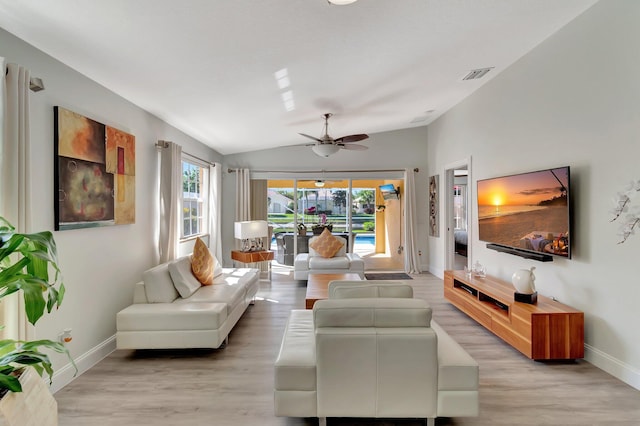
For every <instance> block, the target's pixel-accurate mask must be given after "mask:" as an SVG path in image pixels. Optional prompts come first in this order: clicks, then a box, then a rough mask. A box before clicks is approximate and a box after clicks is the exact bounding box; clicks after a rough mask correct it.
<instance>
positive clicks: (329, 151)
mask: <svg viewBox="0 0 640 426" xmlns="http://www.w3.org/2000/svg"><path fill="white" fill-rule="evenodd" d="M311 149H312V150H313V152H315V153H316V154H317V155H319V156H320V157H328V156H330V155H333V154H335V153H336V152H338V151H340V147H339V146H338V145H334V144H332V143H324V144H318V145H314V146H312V147H311Z"/></svg>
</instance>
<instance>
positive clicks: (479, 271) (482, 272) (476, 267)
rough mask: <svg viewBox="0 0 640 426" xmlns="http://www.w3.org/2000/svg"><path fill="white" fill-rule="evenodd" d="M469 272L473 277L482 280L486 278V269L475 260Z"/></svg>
mask: <svg viewBox="0 0 640 426" xmlns="http://www.w3.org/2000/svg"><path fill="white" fill-rule="evenodd" d="M471 270H472V272H473V275H474V276H475V277H478V278H484V277H486V276H487V268H486V267H485V266H484V265H482V264H481V263H480V262H478V261H477V260H476V262H475V263H474V264H473V268H472V269H471Z"/></svg>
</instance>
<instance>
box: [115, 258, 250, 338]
mask: <svg viewBox="0 0 640 426" xmlns="http://www.w3.org/2000/svg"><path fill="white" fill-rule="evenodd" d="M216 264H217V265H219V264H218V263H216ZM258 288H259V270H258V269H252V268H221V267H219V266H217V268H216V273H215V278H214V281H213V284H212V285H206V286H203V285H200V282H198V281H197V279H195V277H194V276H193V274H192V273H191V258H190V256H186V257H183V258H180V259H177V260H175V261H172V262H168V263H164V264H161V265H159V266H156V267H154V268H151V269H149V270H147V271H145V272H144V274H143V281H141V282H139V283H137V284H136V285H135V289H134V294H133V304H132V305H131V306H129V307H127V308H125V309H123V310H122V311H120V312H118V314H117V317H116V328H117V332H116V344H117V348H118V349H171V348H218V347H220V346H221V345H222V344H223V343H225V342H226V340H227V336H228V335H229V332H230V331H231V329H232V328H233V326H234V325H235V324H236V323H237V322H238V320H239V319H240V317H241V316H242V314H243V313H244V312H245V310H246V309H247V306H248V305H249V304H250V303H252V301H253V299H254V296H255V295H256V293H257V291H258Z"/></svg>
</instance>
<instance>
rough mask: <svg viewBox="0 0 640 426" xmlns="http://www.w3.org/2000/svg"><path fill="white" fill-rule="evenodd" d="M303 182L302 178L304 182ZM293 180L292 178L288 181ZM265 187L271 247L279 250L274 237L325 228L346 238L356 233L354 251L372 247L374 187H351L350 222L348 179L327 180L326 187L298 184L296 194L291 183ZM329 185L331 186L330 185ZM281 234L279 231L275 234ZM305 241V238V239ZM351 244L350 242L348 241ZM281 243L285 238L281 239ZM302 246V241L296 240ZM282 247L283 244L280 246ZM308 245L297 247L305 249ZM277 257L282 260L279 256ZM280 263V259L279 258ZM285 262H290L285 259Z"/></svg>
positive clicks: (373, 236)
mask: <svg viewBox="0 0 640 426" xmlns="http://www.w3.org/2000/svg"><path fill="white" fill-rule="evenodd" d="M304 183H305V182H301V185H300V186H302V185H304ZM291 184H293V182H291ZM269 186H270V187H269V190H268V198H267V204H268V221H269V224H270V225H271V226H273V233H274V237H273V239H272V244H271V247H272V249H273V250H278V244H279V242H278V241H277V238H280V239H283V238H284V236H286V235H287V234H288V235H291V236H293V235H307V236H309V237H310V236H312V235H317V234H320V233H321V232H322V231H323V230H324V228H325V227H326V228H329V230H330V231H331V232H332V233H334V234H337V235H342V236H344V237H345V238H347V240H350V238H349V236H350V235H353V236H354V237H355V242H354V246H353V249H354V251H356V250H357V252H362V251H364V252H368V253H372V252H374V250H375V226H376V218H375V209H376V206H375V199H376V198H375V197H376V190H375V188H353V189H352V192H351V197H350V205H351V226H349V223H348V218H349V216H348V214H349V212H348V209H347V205H348V203H349V197H348V195H349V194H348V189H347V188H348V181H340V182H330V183H329V182H327V183H326V186H327V187H320V188H319V187H315V182H311V185H308V186H310V187H308V188H305V187H299V188H298V189H297V194H296V197H294V191H296V189H294V188H293V187H292V186H281V187H271V185H269ZM329 186H330V187H329ZM278 234H280V235H278ZM305 242H306V240H305ZM349 243H350V244H351V242H350V241H349ZM280 244H281V245H283V244H286V241H284V240H283V241H281V242H280ZM298 244H299V245H301V246H303V245H304V243H301V241H300V240H299V241H298ZM281 250H282V247H281ZM306 250H307V247H306V246H304V247H298V251H299V252H302V251H306ZM280 257H281V259H276V260H277V261H284V259H283V258H282V256H280ZM281 263H282V262H281ZM284 263H285V264H288V263H290V262H288V261H286V262H284Z"/></svg>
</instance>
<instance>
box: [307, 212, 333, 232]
mask: <svg viewBox="0 0 640 426" xmlns="http://www.w3.org/2000/svg"><path fill="white" fill-rule="evenodd" d="M318 219H319V220H320V223H316V224H315V225H313V226H312V227H311V231H312V232H313V235H320V234H322V231H324V228H327V229H329V231H332V230H333V224H331V223H330V222H327V215H326V214H324V213H321V214H320V215H318Z"/></svg>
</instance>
